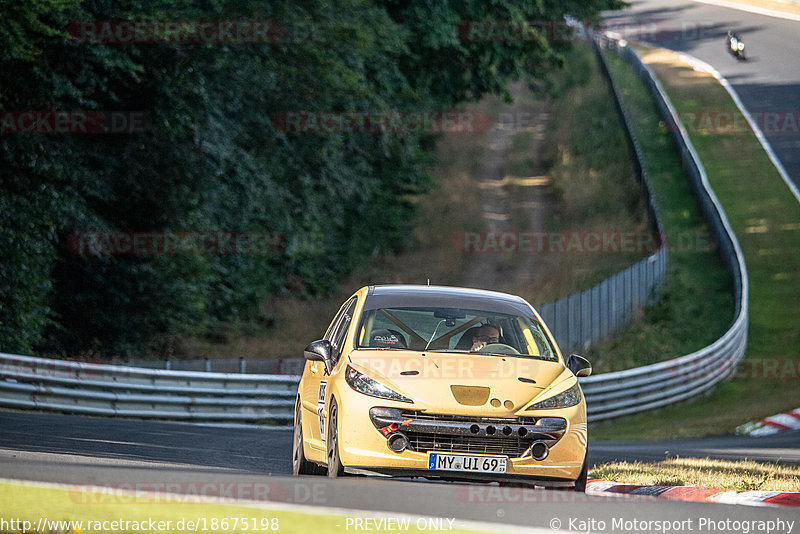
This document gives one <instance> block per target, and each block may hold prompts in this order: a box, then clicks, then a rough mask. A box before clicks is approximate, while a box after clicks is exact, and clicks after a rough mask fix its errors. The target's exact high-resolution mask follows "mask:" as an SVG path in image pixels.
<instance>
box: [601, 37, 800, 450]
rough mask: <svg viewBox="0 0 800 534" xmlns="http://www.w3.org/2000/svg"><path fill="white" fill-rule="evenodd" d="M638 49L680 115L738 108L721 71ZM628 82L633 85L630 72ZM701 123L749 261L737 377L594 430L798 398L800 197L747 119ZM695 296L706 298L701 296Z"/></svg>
mask: <svg viewBox="0 0 800 534" xmlns="http://www.w3.org/2000/svg"><path fill="white" fill-rule="evenodd" d="M641 53H642V54H643V57H644V60H645V62H646V63H648V64H649V65H650V66H651V68H652V69H653V70H654V72H655V73H656V75H657V76H658V77H659V79H660V80H661V82H662V84H663V86H664V88H665V90H666V91H667V93H668V94H669V96H670V99H671V100H672V102H673V104H674V105H675V107H676V109H677V111H678V113H679V115H680V116H681V117H689V115H686V114H687V113H693V114H694V116H695V117H701V116H704V115H709V114H716V113H731V114H733V115H730V116H735V113H737V112H738V110H737V108H736V105H735V103H734V102H733V101H732V100H731V98H730V96H729V95H728V93H727V92H726V91H725V89H724V88H723V87H722V86H721V85H720V84H719V83H718V82H717V80H716V79H714V78H713V77H712V76H711V75H709V74H707V73H704V72H700V71H697V70H694V69H693V68H692V67H691V66H689V65H687V64H686V63H684V62H683V61H682V60H681V59H680V57H679V56H678V55H677V54H675V53H672V52H668V51H665V50H661V49H642V51H641ZM625 71H626V69H625V68H622V67H620V66H619V65H617V67H615V69H614V72H615V76H616V75H618V73H621V74H620V76H621V77H623V76H627V77H628V78H630V76H632V74H624V73H625ZM628 72H629V71H628ZM629 85H630V87H631V90H632V91H633V90H635V89H633V88H634V86H635V84H634V83H633V81H631V82H629ZM702 125H703V123H702V122H692V123H691V124H686V126H687V127H691V128H690V132H689V134H690V137H691V140H692V143H693V144H694V146H695V148H696V150H697V153H698V155H699V156H700V159H701V161H702V162H703V165H704V166H705V169H706V172H707V174H708V178H709V182H710V184H711V186H712V188H713V189H714V191H715V193H716V195H717V197H718V198H719V200H720V202H721V203H722V206H723V208H724V210H725V212H726V215H727V217H728V220H729V221H730V223H731V226H732V227H733V230H734V232H735V234H736V236H737V238H738V240H739V243H740V245H741V247H742V250H743V252H744V256H745V262H746V264H747V270H748V278H749V282H750V301H749V305H750V328H749V334H748V346H747V352H746V358H745V360H744V362H743V364H742V366H741V367H740V369H739V372H738V374H737V377H736V379H734V380H732V381H729V382H725V383H722V384H720V385H718V386H717V387H716V388H715V390H714V391H713V392H712V393H711V394H710V395H709V396H707V397H706V398H703V399H700V400H697V401H694V402H691V403H687V404H682V405H678V406H674V407H670V408H667V409H664V410H662V411H660V412H659V413H656V414H653V413H649V414H644V415H637V416H633V417H627V418H625V419H623V420H620V421H610V422H605V423H598V424H596V425H593V427H592V436H593V438H594V439H601V440H602V439H663V438H673V437H685V436H707V435H715V434H723V433H733V432H734V430H735V428H736V426H737V425H739V424H741V423H744V422H747V421H754V420H758V419H761V418H763V417H765V416H769V415H772V414H775V413H781V412H784V411H787V410H790V409H793V408H797V407H798V406H800V387H798V386H800V373H798V368H800V328H798V324H800V223H798V221H800V205H799V204H798V203H797V200H796V199H795V198H794V197H793V196H792V195H791V192H790V191H789V189H788V187H787V186H786V184H785V183H784V182H783V180H782V179H781V177H780V175H779V174H778V172H777V171H776V170H775V168H774V166H773V165H772V163H771V162H770V161H769V159H768V157H767V155H766V153H765V152H764V150H763V148H762V147H761V145H760V144H759V143H758V141H757V139H756V138H755V136H754V135H753V134H752V132H751V131H750V130H749V128H746V127H739V128H725V129H714V128H713V127H711V128H706V127H704V126H702ZM662 205H663V204H662ZM673 259H674V255H671V257H670V260H673ZM691 298H692V299H696V300H700V298H698V296H697V295H691ZM690 311H691V308H690V309H687V310H686V311H685V313H687V312H688V313H690ZM726 322H729V320H728V321H726ZM694 329H698V328H697V327H695V328H694ZM690 331H691V330H686V333H687V334H688V333H689V332H690Z"/></svg>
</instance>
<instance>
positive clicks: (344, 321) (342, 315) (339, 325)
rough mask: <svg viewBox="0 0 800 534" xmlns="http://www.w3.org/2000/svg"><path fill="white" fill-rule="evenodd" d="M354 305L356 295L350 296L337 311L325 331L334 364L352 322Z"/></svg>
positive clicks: (337, 359) (340, 353) (339, 354)
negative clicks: (331, 347) (330, 346)
mask: <svg viewBox="0 0 800 534" xmlns="http://www.w3.org/2000/svg"><path fill="white" fill-rule="evenodd" d="M355 307H356V297H353V298H351V299H350V300H349V301H347V303H346V304H345V305H344V306H342V309H341V310H339V313H338V314H337V315H336V317H335V318H334V319H333V322H332V323H331V326H330V328H328V331H327V332H326V333H325V339H327V340H328V341H330V342H331V345H332V346H333V353H332V354H331V358H332V359H333V363H334V365H335V364H336V362H338V361H339V356H341V355H342V347H343V346H344V340H345V339H346V338H347V331H348V329H349V328H350V324H351V323H352V322H353V310H354V309H355Z"/></svg>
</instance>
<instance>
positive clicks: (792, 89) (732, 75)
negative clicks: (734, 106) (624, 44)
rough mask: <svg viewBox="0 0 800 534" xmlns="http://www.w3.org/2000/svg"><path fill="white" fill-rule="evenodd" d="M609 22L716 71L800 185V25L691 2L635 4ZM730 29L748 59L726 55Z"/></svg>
mask: <svg viewBox="0 0 800 534" xmlns="http://www.w3.org/2000/svg"><path fill="white" fill-rule="evenodd" d="M605 20H606V22H607V24H608V25H609V27H610V29H613V30H619V31H620V33H625V32H627V33H628V37H629V38H630V39H632V40H633V39H642V40H645V41H649V42H652V43H654V44H656V45H658V46H662V47H664V48H669V49H672V50H676V51H679V52H685V53H687V54H690V55H692V56H695V57H697V58H699V59H701V60H703V61H705V62H706V63H708V64H710V65H711V66H713V67H714V68H715V69H717V70H718V71H719V72H720V74H722V75H723V76H724V77H725V78H727V80H728V81H729V82H730V83H731V85H732V86H733V88H734V89H735V90H736V92H737V93H738V94H739V96H740V97H741V100H742V102H743V103H744V105H745V107H746V108H747V110H748V111H749V112H750V113H751V114H753V115H754V118H755V119H756V122H757V123H758V124H759V126H760V127H761V129H762V130H763V131H764V134H765V136H766V138H767V140H768V141H769V143H770V145H771V146H772V148H773V150H774V151H775V154H776V155H777V157H778V159H779V160H780V162H781V163H782V164H783V166H784V168H785V169H786V172H787V174H788V175H789V177H790V179H791V180H792V181H793V182H794V183H795V184H796V185H797V186H799V187H800V123H798V121H800V22H797V21H793V20H785V19H781V18H776V17H770V16H766V15H757V14H754V13H749V12H746V11H742V10H738V9H732V8H726V7H717V6H714V5H708V4H703V3H698V2H693V1H691V0H669V1H665V0H632V1H631V8H630V9H627V10H624V11H621V12H611V13H608V14H607V16H606V17H605ZM728 30H733V31H735V32H736V33H738V34H739V35H740V36H741V37H742V40H743V41H744V43H745V45H746V50H747V52H748V60H747V61H744V62H742V61H737V60H736V59H735V58H733V57H732V56H731V55H730V54H728V53H727V51H726V49H725V36H726V35H727V32H728ZM709 111H710V112H713V111H715V110H709ZM767 113H772V115H766V114H767ZM774 113H777V114H778V115H774ZM773 119H774V120H773Z"/></svg>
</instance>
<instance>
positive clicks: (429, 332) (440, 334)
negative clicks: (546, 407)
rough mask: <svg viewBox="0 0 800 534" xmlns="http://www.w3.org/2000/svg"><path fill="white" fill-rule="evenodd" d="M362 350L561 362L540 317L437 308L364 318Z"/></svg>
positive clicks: (359, 339)
mask: <svg viewBox="0 0 800 534" xmlns="http://www.w3.org/2000/svg"><path fill="white" fill-rule="evenodd" d="M356 346H357V347H358V348H374V349H404V350H414V351H429V352H473V353H481V354H499V355H503V356H507V355H512V356H519V357H528V358H536V359H541V360H547V361H556V360H557V356H556V351H555V350H554V348H553V346H552V345H551V343H550V341H549V340H548V338H547V335H546V334H545V332H544V329H543V328H542V325H541V324H540V323H539V321H538V320H537V319H536V318H535V317H532V316H531V317H527V316H520V315H508V314H502V313H496V312H487V311H481V310H467V309H460V308H432V307H396V308H378V309H373V310H367V311H365V312H364V314H363V317H362V320H361V324H360V325H359V335H358V336H357V340H356Z"/></svg>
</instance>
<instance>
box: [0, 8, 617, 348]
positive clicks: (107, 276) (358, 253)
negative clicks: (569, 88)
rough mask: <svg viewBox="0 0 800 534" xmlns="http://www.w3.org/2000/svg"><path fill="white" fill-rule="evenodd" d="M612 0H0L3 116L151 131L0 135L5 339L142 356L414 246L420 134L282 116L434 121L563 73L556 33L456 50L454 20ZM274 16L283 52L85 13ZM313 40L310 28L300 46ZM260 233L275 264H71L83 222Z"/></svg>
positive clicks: (126, 258) (225, 259)
mask: <svg viewBox="0 0 800 534" xmlns="http://www.w3.org/2000/svg"><path fill="white" fill-rule="evenodd" d="M614 3H615V2H613V1H611V0H595V1H594V2H592V3H586V2H582V3H575V4H574V5H571V3H569V2H566V3H562V4H559V5H558V7H554V8H549V9H548V10H547V11H546V12H540V11H538V9H539V8H538V7H537V5H538V3H537V2H520V3H517V2H514V3H512V2H507V4H497V3H495V4H492V6H487V5H485V3H484V2H482V1H475V2H465V3H462V4H459V7H448V6H442V7H440V8H438V9H437V10H435V11H432V12H429V11H427V10H424V9H421V8H417V7H415V6H413V5H411V4H408V5H406V4H404V3H398V2H395V1H389V0H386V1H383V2H381V1H377V0H344V1H342V2H338V3H337V5H336V6H335V8H332V7H328V5H327V3H326V2H322V1H321V0H320V1H310V2H304V3H303V5H302V7H301V6H298V5H297V3H296V2H290V1H276V2H269V3H263V2H227V1H223V0H212V1H208V2H204V3H200V4H199V6H200V7H196V6H189V5H187V3H185V2H178V1H177V0H161V1H158V2H149V1H148V2H144V1H134V0H129V1H127V2H112V1H110V0H94V1H86V2H82V3H78V2H77V1H74V0H37V1H36V2H29V3H26V4H25V6H22V7H19V6H21V4H20V5H19V6H18V4H17V3H14V2H9V1H5V0H0V5H2V7H3V11H4V13H5V14H6V15H5V16H4V20H5V23H4V25H3V27H2V28H0V59H2V63H3V70H4V76H3V78H2V79H1V80H0V111H4V112H5V111H19V110H121V111H135V112H143V113H144V114H146V116H147V118H148V121H147V127H146V128H145V129H144V131H142V132H140V133H132V134H122V133H116V134H113V133H107V134H86V135H63V134H28V135H10V134H4V135H2V136H0V158H2V161H1V162H0V165H1V166H2V169H3V171H2V176H1V177H0V247H2V248H0V252H1V253H2V256H3V262H2V264H1V265H0V282H2V284H3V285H4V293H3V296H2V300H1V301H0V349H2V350H4V351H10V352H23V353H25V352H30V351H39V352H47V353H48V354H51V355H52V354H76V353H78V352H85V351H96V352H99V353H102V354H106V355H109V354H122V353H131V352H135V351H138V350H140V349H141V348H142V347H143V346H144V345H145V344H146V343H148V342H149V341H150V340H151V339H152V338H153V336H155V335H157V334H164V333H177V332H192V331H197V330H198V329H202V328H206V327H208V326H209V325H213V324H214V323H215V322H217V321H226V320H236V319H243V320H250V319H252V318H253V317H256V315H257V309H258V304H259V302H260V301H261V300H263V298H264V297H266V296H267V295H269V294H272V293H275V292H282V291H287V290H292V291H300V292H304V293H306V294H308V295H312V296H313V295H315V294H319V293H321V292H325V291H328V290H329V289H330V288H331V287H333V285H334V284H335V281H336V279H337V277H338V276H339V275H340V274H342V273H344V272H346V271H348V270H349V269H351V268H352V267H353V266H354V265H355V264H357V263H359V262H362V261H365V259H366V258H368V257H370V255H371V254H373V253H374V252H375V251H376V250H381V251H392V250H397V249H399V248H401V247H402V246H403V245H404V243H405V241H406V236H408V234H409V230H410V225H409V221H410V220H411V219H412V217H413V203H412V202H411V201H410V198H411V197H413V196H414V195H418V194H421V193H423V192H424V191H425V190H426V188H427V187H428V185H429V178H428V177H427V175H426V172H425V165H426V163H427V158H428V157H429V151H428V149H429V147H430V143H429V140H428V138H427V137H426V134H425V133H421V134H415V135H409V134H402V133H383V134H374V133H359V134H351V135H345V134H336V135H311V134H305V135H304V134H291V133H287V132H285V131H282V129H281V128H279V127H276V125H275V124H274V123H273V118H274V117H275V116H277V115H278V114H280V113H281V112H286V111H291V110H310V111H330V110H344V111H360V110H369V111H382V110H442V109H449V108H450V107H451V106H453V105H455V104H457V103H458V102H461V101H464V100H469V99H477V98H480V96H481V95H482V94H483V93H484V92H485V91H499V90H502V88H503V87H504V86H505V83H506V81H507V80H508V79H512V78H515V77H517V76H518V75H519V74H520V73H521V72H522V71H524V70H528V71H531V70H535V71H536V73H537V74H540V75H543V74H544V73H545V72H546V71H547V70H548V69H549V68H551V67H553V66H555V65H557V64H558V61H559V57H560V56H559V48H563V47H564V46H565V43H559V44H557V45H554V46H555V47H556V48H553V47H551V45H550V44H548V43H547V42H546V41H544V40H542V41H535V42H533V41H530V42H509V43H502V42H492V43H470V42H462V41H459V39H458V37H457V25H458V22H459V21H462V20H482V19H488V18H495V19H499V20H510V19H524V18H528V19H536V20H541V19H543V18H551V19H553V20H559V18H560V17H562V16H563V13H565V12H567V11H569V10H572V12H573V13H574V12H576V10H579V12H578V13H577V14H578V15H579V16H588V15H589V14H592V13H596V12H597V11H598V10H599V9H605V8H608V7H612V4H614ZM93 20H97V21H109V20H111V21H119V20H172V21H176V20H177V21H182V20H184V21H185V20H189V21H191V20H204V21H208V20H271V21H278V22H279V23H280V24H281V25H283V26H285V27H286V28H287V29H289V30H292V29H294V28H300V27H302V28H305V29H306V30H307V31H305V32H294V33H292V32H291V31H290V32H289V33H288V34H287V35H291V36H292V38H287V39H285V40H283V41H281V42H278V43H270V44H230V43H229V44H224V43H207V44H181V43H166V44H87V43H81V42H74V41H72V40H70V38H69V37H68V35H67V28H68V26H69V24H70V23H71V22H79V21H93ZM299 36H302V38H300V37H299ZM198 231H199V232H203V231H222V232H268V233H272V234H278V235H280V236H282V238H283V243H284V247H283V248H282V249H281V250H279V251H277V252H275V253H272V254H240V255H211V254H205V255H191V254H189V255H187V254H167V255H138V256H134V255H121V256H120V255H115V256H108V255H101V256H97V255H76V254H74V252H73V251H71V250H70V249H69V248H68V247H67V242H68V239H69V236H70V235H72V234H73V233H75V232H198Z"/></svg>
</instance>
